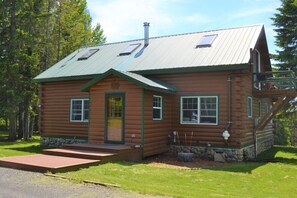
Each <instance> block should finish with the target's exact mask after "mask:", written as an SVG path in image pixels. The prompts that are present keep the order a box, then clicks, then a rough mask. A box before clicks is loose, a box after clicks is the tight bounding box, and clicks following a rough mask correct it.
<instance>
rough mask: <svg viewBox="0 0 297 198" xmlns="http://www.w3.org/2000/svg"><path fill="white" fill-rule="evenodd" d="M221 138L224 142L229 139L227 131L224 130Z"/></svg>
mask: <svg viewBox="0 0 297 198" xmlns="http://www.w3.org/2000/svg"><path fill="white" fill-rule="evenodd" d="M222 136H223V138H224V140H225V141H227V140H228V139H229V137H230V133H229V132H228V131H227V130H225V131H224V132H223V134H222Z"/></svg>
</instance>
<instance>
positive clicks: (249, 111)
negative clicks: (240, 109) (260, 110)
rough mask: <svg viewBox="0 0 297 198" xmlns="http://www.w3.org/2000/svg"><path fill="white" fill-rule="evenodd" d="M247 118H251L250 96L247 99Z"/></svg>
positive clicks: (251, 101)
mask: <svg viewBox="0 0 297 198" xmlns="http://www.w3.org/2000/svg"><path fill="white" fill-rule="evenodd" d="M247 116H248V117H249V118H252V117H253V98H252V97H250V96H248V97H247Z"/></svg>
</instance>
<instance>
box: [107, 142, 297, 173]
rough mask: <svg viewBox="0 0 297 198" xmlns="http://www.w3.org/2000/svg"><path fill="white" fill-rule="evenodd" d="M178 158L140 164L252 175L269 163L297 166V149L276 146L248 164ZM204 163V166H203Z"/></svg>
mask: <svg viewBox="0 0 297 198" xmlns="http://www.w3.org/2000/svg"><path fill="white" fill-rule="evenodd" d="M176 159H177V157H175V158H166V157H165V158H164V156H163V157H162V156H161V155H160V156H159V157H155V159H152V160H146V161H142V162H140V163H141V164H147V165H149V164H150V163H151V162H155V163H161V164H163V165H165V166H162V165H161V166H160V167H163V168H164V167H165V168H166V167H167V168H168V167H170V166H171V168H172V166H174V168H176V169H188V170H197V169H208V170H212V171H228V172H237V173H238V172H240V173H249V174H251V173H252V171H253V170H255V169H257V168H259V167H261V166H264V165H266V164H267V163H280V164H289V165H297V147H285V146H275V147H273V148H271V149H270V150H268V151H265V152H263V153H261V154H260V155H259V156H258V157H257V159H255V160H253V161H248V162H236V163H218V162H213V161H208V162H207V160H197V161H196V162H185V163H181V162H178V161H177V160H176ZM112 163H117V164H120V165H121V166H133V165H137V164H139V163H133V162H112ZM202 163H204V164H202Z"/></svg>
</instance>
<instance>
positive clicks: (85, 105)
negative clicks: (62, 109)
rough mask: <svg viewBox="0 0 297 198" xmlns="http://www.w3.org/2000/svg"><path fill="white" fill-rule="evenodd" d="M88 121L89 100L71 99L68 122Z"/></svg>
mask: <svg viewBox="0 0 297 198" xmlns="http://www.w3.org/2000/svg"><path fill="white" fill-rule="evenodd" d="M88 120H89V99H71V105H70V121H72V122H87V121H88Z"/></svg>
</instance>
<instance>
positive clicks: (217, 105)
mask: <svg viewBox="0 0 297 198" xmlns="http://www.w3.org/2000/svg"><path fill="white" fill-rule="evenodd" d="M183 98H197V100H198V106H197V111H198V115H197V123H185V122H183ZM201 98H216V123H200V115H201V108H200V107H201V106H200V105H201V102H200V101H201V100H200V99H201ZM219 99H220V98H219V96H218V95H184V96H180V109H179V116H180V124H187V125H210V126H216V125H219V106H220V100H219Z"/></svg>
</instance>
